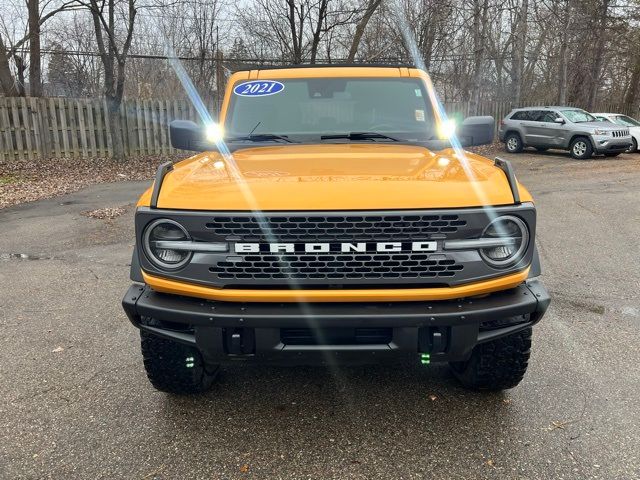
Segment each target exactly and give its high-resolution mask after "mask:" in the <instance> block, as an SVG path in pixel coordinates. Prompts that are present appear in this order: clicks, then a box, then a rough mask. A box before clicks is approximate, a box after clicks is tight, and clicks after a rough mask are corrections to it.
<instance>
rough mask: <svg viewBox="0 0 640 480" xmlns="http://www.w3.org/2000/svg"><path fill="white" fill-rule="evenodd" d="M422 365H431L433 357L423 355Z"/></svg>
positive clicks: (421, 356)
mask: <svg viewBox="0 0 640 480" xmlns="http://www.w3.org/2000/svg"><path fill="white" fill-rule="evenodd" d="M420 363H422V364H423V365H429V364H430V363H431V355H430V354H428V353H421V354H420Z"/></svg>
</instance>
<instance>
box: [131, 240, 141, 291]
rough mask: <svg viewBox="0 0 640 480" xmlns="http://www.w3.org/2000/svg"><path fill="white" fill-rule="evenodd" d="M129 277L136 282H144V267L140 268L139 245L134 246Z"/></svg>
mask: <svg viewBox="0 0 640 480" xmlns="http://www.w3.org/2000/svg"><path fill="white" fill-rule="evenodd" d="M129 278H131V280H132V281H134V282H136V283H144V279H143V278H142V269H141V268H140V259H139V258H138V245H137V244H136V245H134V246H133V254H132V255H131V269H130V271H129Z"/></svg>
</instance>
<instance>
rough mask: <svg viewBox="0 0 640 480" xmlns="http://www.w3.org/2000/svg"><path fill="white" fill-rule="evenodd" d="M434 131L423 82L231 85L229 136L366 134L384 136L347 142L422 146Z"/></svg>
mask: <svg viewBox="0 0 640 480" xmlns="http://www.w3.org/2000/svg"><path fill="white" fill-rule="evenodd" d="M258 83H261V85H260V86H259V87H258V86H255V85H256V84H258ZM250 84H253V85H250ZM252 90H253V91H252ZM273 92H275V93H273ZM434 130H435V126H434V120H433V111H432V109H431V106H430V103H429V102H428V99H427V94H426V90H425V88H424V85H423V83H422V81H421V80H420V79H407V78H304V79H285V80H277V81H276V80H273V81H271V80H260V81H251V82H248V81H244V82H240V83H239V84H236V85H235V86H234V89H233V92H232V94H231V101H230V104H229V108H228V111H227V116H226V123H225V131H226V132H227V135H228V136H230V137H234V136H235V137H241V136H246V135H248V134H250V133H251V134H253V135H264V134H274V135H280V136H286V137H287V138H289V139H291V140H293V141H317V140H319V139H320V138H319V137H321V136H328V135H341V134H343V135H347V134H350V133H364V132H367V133H374V132H375V133H378V134H382V135H379V136H367V137H353V136H352V137H351V138H350V139H351V140H356V139H357V140H367V141H389V140H393V139H398V140H403V141H405V140H406V141H424V140H429V139H430V138H433V137H434ZM390 137H391V138H390ZM324 140H327V141H328V140H330V139H328V138H325V139H324ZM332 141H335V138H334V139H332ZM342 141H344V140H342Z"/></svg>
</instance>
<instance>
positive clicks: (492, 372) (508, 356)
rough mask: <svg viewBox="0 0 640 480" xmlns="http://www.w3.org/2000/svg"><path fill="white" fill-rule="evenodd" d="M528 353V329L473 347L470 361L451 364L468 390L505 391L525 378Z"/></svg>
mask: <svg viewBox="0 0 640 480" xmlns="http://www.w3.org/2000/svg"><path fill="white" fill-rule="evenodd" d="M530 351H531V328H527V329H525V330H523V331H521V332H518V333H514V334H512V335H509V336H507V337H503V338H499V339H497V340H493V341H492V342H487V343H481V344H479V345H476V347H475V348H474V349H473V352H472V353H471V357H470V358H469V360H467V361H465V362H452V363H451V369H452V370H453V373H454V375H455V376H456V377H457V378H458V380H460V382H461V383H462V384H463V385H464V386H465V387H467V388H472V389H474V390H494V391H496V390H506V389H507V388H513V387H515V386H516V385H518V383H520V381H521V380H522V378H523V377H524V374H525V373H526V371H527V366H528V363H529V354H530Z"/></svg>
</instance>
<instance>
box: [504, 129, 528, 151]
mask: <svg viewBox="0 0 640 480" xmlns="http://www.w3.org/2000/svg"><path fill="white" fill-rule="evenodd" d="M523 148H524V144H523V143H522V139H521V138H520V135H518V134H517V133H515V132H510V133H507V135H506V136H505V137H504V149H505V150H506V151H507V152H509V153H520V152H521V151H522V149H523Z"/></svg>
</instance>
